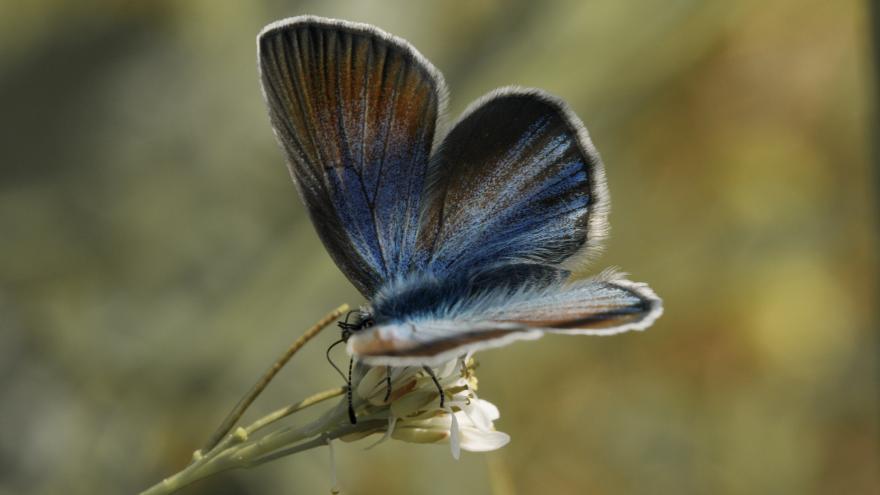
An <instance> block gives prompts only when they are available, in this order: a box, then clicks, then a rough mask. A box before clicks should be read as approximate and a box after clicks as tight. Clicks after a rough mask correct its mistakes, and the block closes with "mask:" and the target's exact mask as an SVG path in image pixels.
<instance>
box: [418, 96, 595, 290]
mask: <svg viewBox="0 0 880 495" xmlns="http://www.w3.org/2000/svg"><path fill="white" fill-rule="evenodd" d="M427 198H428V199H427V200H426V203H425V205H424V207H423V217H422V227H421V232H420V234H419V249H418V250H417V252H418V253H419V254H420V255H424V256H425V257H424V259H421V260H419V261H420V262H421V265H419V266H418V267H419V268H428V269H430V270H431V271H433V272H435V273H438V274H448V273H455V272H462V271H465V272H466V271H470V270H473V269H474V268H475V267H479V266H483V265H486V264H489V263H505V262H506V263H541V264H547V265H558V264H562V263H565V262H569V263H570V262H571V261H572V260H579V259H581V258H582V257H583V256H582V255H583V254H588V253H589V252H591V251H593V250H594V249H595V248H597V247H598V246H599V244H600V242H601V240H602V239H603V237H604V235H605V231H606V217H607V210H608V199H607V192H606V186H605V176H604V171H603V168H602V163H601V161H600V159H599V156H598V153H597V152H596V151H595V149H594V147H593V145H592V143H591V142H590V139H589V136H588V135H587V132H586V129H585V128H584V127H583V125H582V124H581V122H580V120H578V118H577V117H576V116H575V115H574V114H573V113H572V112H571V111H569V110H568V108H567V106H566V105H565V104H564V103H563V102H562V101H560V100H558V99H556V98H554V97H552V96H549V95H547V94H546V93H543V92H541V91H537V90H524V89H504V90H499V91H496V92H494V93H492V94H490V95H489V96H487V97H484V98H483V99H482V100H480V101H478V102H477V104H475V105H474V106H473V107H472V108H471V109H470V110H468V111H466V112H465V116H464V117H462V119H461V120H460V121H459V122H458V123H457V124H456V125H455V126H454V127H453V128H452V130H451V131H450V132H449V134H448V135H447V136H446V137H445V139H444V140H443V142H442V144H441V146H440V147H439V148H438V149H437V151H436V152H435V154H434V156H433V157H432V159H431V165H430V169H429V174H428V189H427ZM567 264H568V263H567Z"/></svg>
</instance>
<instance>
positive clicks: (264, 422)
mask: <svg viewBox="0 0 880 495" xmlns="http://www.w3.org/2000/svg"><path fill="white" fill-rule="evenodd" d="M344 393H345V387H339V388H334V389H330V390H325V391H323V392H319V393H317V394H315V395H312V396H310V397H306V398H305V399H303V400H302V401H300V402H297V403H296V404H291V405H289V406H287V407H284V408H281V409H278V410H276V411H273V412H271V413H269V414H267V415H265V416H263V417H262V418H260V419H258V420H256V421H254V422H253V423H251V424H250V425H248V426H247V427H245V431H246V432H247V433H248V435H252V434H253V433H254V432H256V431H258V430H262V429H263V428H265V427H267V426H269V425H271V424H272V423H274V422H276V421H278V420H280V419H283V418H285V417H287V416H290V415H291V414H293V413H295V412H298V411H301V410H303V409H305V408H307V407H310V406H314V405H315V404H318V403H320V402H323V401H325V400H327V399H332V398H333V397H338V396H340V395H342V394H344Z"/></svg>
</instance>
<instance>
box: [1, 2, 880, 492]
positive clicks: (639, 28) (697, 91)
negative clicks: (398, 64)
mask: <svg viewBox="0 0 880 495" xmlns="http://www.w3.org/2000/svg"><path fill="white" fill-rule="evenodd" d="M303 13H313V14H321V15H326V16H333V17H341V18H345V19H349V20H357V21H364V22H370V23H373V24H376V25H378V26H380V27H382V28H383V29H385V30H388V31H390V32H392V33H395V34H397V35H399V36H402V37H404V38H406V39H408V40H410V41H411V42H412V43H413V44H414V45H415V46H417V47H418V48H419V49H420V50H421V51H422V52H423V53H424V54H425V55H426V56H427V57H428V58H430V59H431V60H432V61H433V62H434V63H435V64H436V65H437V67H438V68H440V69H441V70H442V71H443V72H444V73H445V75H446V78H447V81H448V83H449V87H450V89H451V92H452V99H451V107H450V110H451V112H450V117H452V118H454V117H455V116H456V115H457V114H458V113H459V112H460V111H461V110H462V109H463V108H464V107H465V106H466V105H467V104H468V103H469V102H470V101H471V100H473V99H474V98H476V97H478V96H480V95H481V94H483V93H485V92H487V91H489V90H491V89H493V88H495V87H497V86H502V85H507V84H520V85H526V86H535V87H541V88H545V89H547V90H549V91H550V92H552V93H555V94H557V95H559V96H561V97H563V98H565V99H566V100H567V101H569V102H570V103H571V104H572V105H573V107H574V108H575V110H576V111H577V113H578V114H579V115H580V116H581V117H582V118H583V120H584V121H585V122H586V124H587V126H588V127H589V129H590V131H591V133H592V136H593V139H594V141H595V142H596V144H597V146H598V148H599V150H600V151H601V152H602V154H603V156H604V159H605V161H606V165H607V172H608V179H609V183H610V188H611V194H612V204H613V209H612V216H611V223H612V227H613V228H612V237H611V240H610V242H609V243H608V248H607V250H606V254H605V255H603V256H602V257H601V258H600V259H599V260H598V261H597V262H596V263H595V264H594V269H595V270H596V271H598V270H599V269H601V268H603V267H605V266H609V265H617V266H620V267H622V268H623V269H625V270H626V271H628V272H630V273H631V274H632V277H633V278H634V279H635V280H642V281H649V282H650V283H651V285H652V286H653V287H654V288H655V289H656V290H657V292H658V293H659V294H660V295H661V296H663V297H664V299H665V303H666V314H665V315H664V316H663V318H662V319H661V320H660V321H659V322H658V323H657V324H656V325H655V326H654V327H653V328H652V329H651V330H650V331H648V332H646V333H639V334H628V335H623V336H619V337H614V338H607V339H605V338H567V337H561V336H557V337H550V338H545V339H543V340H541V341H538V342H534V343H529V344H517V345H513V346H511V347H509V348H506V349H503V350H496V351H490V352H486V353H483V354H482V355H480V356H479V360H480V364H481V366H480V369H479V376H480V380H481V381H480V385H481V387H480V393H481V396H483V397H485V398H487V399H489V400H491V401H493V402H494V403H496V404H498V405H499V407H500V409H501V411H502V418H501V420H500V421H499V422H498V423H497V426H498V428H499V429H501V430H503V431H506V432H508V433H510V434H511V436H512V438H513V440H512V442H511V443H510V444H509V445H508V446H507V447H505V448H504V449H502V450H500V451H498V452H493V453H490V454H468V453H465V454H464V456H463V458H462V459H461V460H460V461H458V462H456V461H454V460H452V458H451V457H450V455H449V452H448V448H447V447H446V446H419V445H411V444H402V443H397V442H394V443H386V444H384V445H382V446H380V447H378V448H376V449H374V450H370V451H364V450H363V449H362V446H363V444H348V445H341V444H340V445H338V446H337V449H336V451H337V464H338V468H339V478H340V483H341V487H342V488H343V492H344V493H351V494H398V493H400V494H410V493H425V494H447V493H468V494H471V493H474V494H479V493H492V494H496V495H502V494H503V495H509V494H532V493H558V494H564V493H589V494H620V493H632V494H638V493H652V494H656V493H681V494H691V493H694V494H705V493H713V494H743V493H774V494H789V493H790V494H811V493H816V494H827V493H848V494H863V493H864V494H867V493H880V474H878V466H880V451H878V442H880V427H878V417H880V407H878V394H880V380H878V378H880V368H878V346H877V344H878V339H877V332H876V330H877V304H876V303H877V300H878V293H877V292H878V291H877V262H878V259H877V247H878V242H877V229H876V227H877V226H878V218H877V208H876V206H877V193H878V191H877V188H878V181H877V169H876V168H874V167H875V166H876V164H877V160H876V158H872V157H874V156H876V155H875V154H874V152H875V151H876V149H875V148H876V146H877V141H876V138H877V130H876V129H877V128H876V125H875V111H874V110H875V108H876V106H877V105H876V103H877V100H876V89H877V77H876V74H875V68H874V59H875V56H876V52H875V51H874V49H873V45H872V39H874V38H872V34H871V33H872V22H871V19H872V16H871V12H870V8H869V5H868V2H861V1H854V0H841V1H836V2H824V1H820V0H774V1H769V2H768V1H749V0H745V1H736V2H716V1H709V0H706V1H697V0H675V1H668V0H657V1H643V2H618V1H616V0H591V1H580V0H555V1H548V2H536V1H531V0H523V1H519V2H513V3H509V2H501V1H498V0H454V1H449V2H442V3H439V2H438V3H426V2H407V1H403V0H399V1H390V2H379V1H353V2H348V3H344V2H326V1H318V0H315V1H311V2H296V1H261V2H234V3H233V2H215V1H208V0H200V1H181V2H172V1H152V2H106V3H95V2H63V1H53V0H38V1H34V2H12V1H3V2H2V3H0V164H2V166H0V422H2V423H0V494H4V495H5V494H20V493H35V494H58V493H70V494H103V493H108V494H109V493H135V492H137V491H139V490H141V489H144V488H146V487H147V486H149V485H151V484H152V483H153V482H155V481H158V480H159V479H161V477H163V476H166V475H168V474H170V473H172V472H174V471H176V470H178V469H180V468H181V467H183V466H184V465H185V464H186V463H187V461H188V459H189V456H190V454H191V452H192V450H194V449H195V448H196V447H198V446H199V445H201V444H202V443H203V442H204V441H205V439H206V438H207V436H208V435H209V433H210V432H211V431H212V429H213V428H214V427H215V426H216V424H217V423H219V421H220V420H221V418H222V416H223V415H224V414H225V413H226V411H227V410H228V408H229V407H231V405H232V404H233V403H234V402H235V401H236V400H237V399H238V398H239V396H240V395H241V394H242V393H243V392H244V391H245V390H246V389H247V388H248V387H249V386H250V384H251V383H252V382H253V381H254V379H255V378H256V377H257V375H258V374H259V373H261V372H262V371H263V369H264V368H265V367H266V366H267V365H268V364H269V363H270V362H271V360H273V359H274V358H275V357H276V355H277V354H278V353H279V352H280V351H281V350H283V349H284V348H286V346H287V345H288V344H289V343H290V342H291V341H292V340H293V339H294V338H295V337H296V336H298V335H299V334H300V332H301V331H302V329H304V328H306V327H307V326H308V325H310V324H311V323H312V322H314V321H315V320H316V319H318V318H319V317H320V316H321V315H323V314H324V313H325V312H326V311H328V310H330V309H331V308H333V307H335V306H336V305H338V304H340V303H341V302H349V303H352V304H357V303H360V302H361V300H360V298H359V296H358V295H357V293H356V292H355V291H354V290H353V289H352V288H351V287H350V286H349V284H348V283H347V281H346V280H345V279H344V277H343V276H342V275H341V274H340V272H339V271H338V270H337V269H336V267H335V266H334V265H333V263H332V262H331V260H330V258H329V257H328V256H327V254H326V253H325V251H324V250H323V248H322V246H321V244H320V242H319V241H318V239H317V237H316V235H315V233H314V231H313V230H312V227H311V226H310V224H309V221H308V218H307V216H306V214H305V211H304V209H303V207H302V206H301V205H300V204H299V202H298V199H297V198H296V194H295V191H294V188H293V187H292V185H291V184H290V180H289V178H288V174H287V171H286V170H285V167H284V164H283V159H282V156H281V153H280V151H279V150H278V149H277V147H276V144H275V142H274V140H273V137H272V133H271V131H270V128H269V125H268V121H267V117H266V112H265V109H264V105H263V102H262V99H261V96H260V90H259V85H258V80H257V73H256V60H255V44H254V36H255V35H256V33H257V32H258V31H259V30H260V29H261V27H262V26H263V25H264V24H266V23H268V22H270V21H272V20H275V19H278V18H282V17H287V16H292V15H298V14H303ZM335 334H336V332H335V331H329V332H327V333H325V334H323V335H322V336H321V337H320V338H319V339H318V342H317V343H314V344H312V345H311V346H310V347H307V348H306V351H305V352H303V354H301V355H299V356H298V357H297V358H296V359H295V360H294V361H293V362H292V363H291V365H290V366H289V367H288V368H287V369H286V370H285V371H284V372H283V373H282V374H281V375H280V376H279V378H278V379H277V381H276V382H274V383H273V384H272V386H271V387H270V389H269V390H268V392H267V393H266V394H265V395H264V396H263V397H262V398H261V399H260V400H259V401H258V402H257V404H256V406H255V409H254V412H252V413H251V414H250V415H249V417H250V418H252V417H254V416H255V415H256V414H257V413H259V412H267V411H269V410H271V409H274V408H276V407H279V406H281V405H284V404H286V403H289V402H292V401H295V400H298V399H300V398H302V397H304V396H305V395H307V394H309V393H312V392H314V391H318V390H321V389H324V388H327V387H331V386H338V385H339V384H340V383H339V379H338V377H337V376H336V375H335V373H334V372H333V371H332V369H331V368H330V367H329V366H328V365H327V364H326V362H324V361H323V351H324V348H325V347H326V345H327V344H328V343H330V342H331V341H332V339H334V338H335ZM299 421H302V419H301V420H299ZM328 464H329V461H328V456H327V452H326V449H321V450H316V451H311V452H308V453H305V454H301V455H298V456H296V457H294V458H290V459H285V460H281V461H279V462H276V463H274V464H270V465H267V466H265V467H262V468H259V469H256V470H252V471H247V472H232V473H226V474H224V475H221V476H218V477H216V478H214V479H212V480H208V481H205V482H201V483H199V484H196V485H194V486H192V487H191V488H189V489H187V490H186V491H185V492H184V493H189V494H208V493H210V494H246V493H247V494H259V493H327V492H328V491H329V486H330V482H329V476H330V475H329V467H328Z"/></svg>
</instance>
